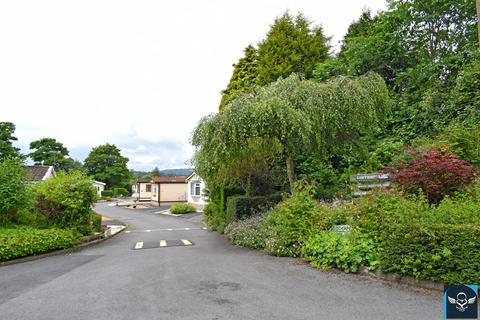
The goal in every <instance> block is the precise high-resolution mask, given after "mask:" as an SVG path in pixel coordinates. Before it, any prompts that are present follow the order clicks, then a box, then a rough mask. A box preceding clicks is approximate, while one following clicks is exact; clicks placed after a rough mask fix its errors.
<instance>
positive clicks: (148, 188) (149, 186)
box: [146, 184, 152, 192]
mask: <svg viewBox="0 0 480 320" xmlns="http://www.w3.org/2000/svg"><path fill="white" fill-rule="evenodd" d="M146 188H147V190H146V191H147V192H152V185H151V184H147V187H146Z"/></svg>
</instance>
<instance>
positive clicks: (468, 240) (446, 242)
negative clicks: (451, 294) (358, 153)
mask: <svg viewBox="0 0 480 320" xmlns="http://www.w3.org/2000/svg"><path fill="white" fill-rule="evenodd" d="M479 191H480V190H479V189H477V190H473V191H468V192H466V194H464V195H462V196H458V197H456V198H447V199H445V200H444V201H442V202H441V203H440V204H439V205H438V206H432V205H429V204H428V202H427V200H426V199H425V198H421V197H416V198H411V197H405V196H403V195H402V194H399V193H394V194H383V193H380V194H377V195H374V196H372V197H368V198H365V199H362V200H360V202H359V203H358V204H357V205H356V206H354V207H352V208H351V209H352V212H351V215H352V217H355V219H352V222H353V223H354V224H357V225H358V226H359V227H360V228H362V230H363V231H364V232H365V233H367V234H368V236H369V237H370V238H371V239H373V240H374V241H375V243H376V244H377V246H378V251H379V258H380V269H381V270H382V271H385V272H393V273H396V274H399V275H409V276H413V277H415V278H418V279H427V280H433V281H444V282H446V283H451V284H458V283H478V282H480V241H479V239H480V198H479V197H478V192H479ZM467 193H469V194H467ZM467 209H468V210H467Z"/></svg>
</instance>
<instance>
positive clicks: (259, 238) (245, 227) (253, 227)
mask: <svg viewBox="0 0 480 320" xmlns="http://www.w3.org/2000/svg"><path fill="white" fill-rule="evenodd" d="M265 218H266V215H265V214H260V215H255V216H253V217H250V218H248V219H245V220H238V221H234V222H232V223H230V224H229V225H228V227H227V228H226V229H225V234H226V235H227V237H228V239H229V240H230V241H231V242H232V243H233V244H235V245H237V246H242V247H247V248H252V249H262V250H263V249H265V241H266V239H267V238H268V236H269V235H268V228H267V226H266V223H265Z"/></svg>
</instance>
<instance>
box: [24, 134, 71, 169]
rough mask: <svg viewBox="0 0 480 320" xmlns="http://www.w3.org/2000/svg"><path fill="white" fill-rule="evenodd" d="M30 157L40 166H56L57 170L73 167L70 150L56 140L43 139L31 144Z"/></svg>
mask: <svg viewBox="0 0 480 320" xmlns="http://www.w3.org/2000/svg"><path fill="white" fill-rule="evenodd" d="M30 150H32V152H30V153H29V154H28V156H29V157H30V158H31V159H32V160H33V161H34V162H35V164H38V165H45V166H54V167H55V169H57V170H58V169H63V170H69V169H70V168H71V167H73V162H74V161H73V159H72V158H70V157H69V151H68V149H67V148H66V147H65V146H64V145H63V144H62V143H61V142H59V141H57V140H56V139H54V138H42V139H39V140H36V141H32V142H31V143H30Z"/></svg>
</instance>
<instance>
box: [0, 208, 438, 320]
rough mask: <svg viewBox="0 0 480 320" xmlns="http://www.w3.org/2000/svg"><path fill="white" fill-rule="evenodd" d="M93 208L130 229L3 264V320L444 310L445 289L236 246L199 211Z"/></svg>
mask: <svg viewBox="0 0 480 320" xmlns="http://www.w3.org/2000/svg"><path fill="white" fill-rule="evenodd" d="M96 210H97V211H98V212H100V213H102V214H103V215H107V216H111V217H114V218H118V219H119V220H122V221H124V222H126V223H128V224H129V227H128V231H129V232H124V233H122V234H120V235H117V236H115V237H114V238H112V239H110V240H107V241H105V242H103V243H101V244H99V245H97V246H94V247H91V248H88V249H84V250H82V251H80V252H77V253H74V254H70V255H63V256H53V257H48V258H44V259H40V260H36V261H31V262H25V263H21V264H15V265H10V266H5V267H0V319H1V320H11V319H12V320H13V319H19V320H28V319H42V320H54V319H61V320H67V319H68V320H70V319H73V320H76V319H79V320H85V319H95V320H102V319H115V320H117V319H125V320H127V319H128V320H131V319H148V320H152V319H167V320H169V319H206V320H207V319H208V320H213V319H215V320H224V319H256V320H257V319H258V320H262V319H275V320H276V319H288V320H293V319H315V320H318V319H365V320H376V319H382V320H385V319H388V320H394V319H399V320H400V319H402V320H405V319H409V320H413V319H419V320H426V319H442V318H443V306H442V294H441V293H440V292H422V291H418V290H414V289H411V288H403V287H399V286H390V285H388V284H384V283H382V282H378V281H375V280H371V279H369V278H367V277H361V276H358V275H350V274H345V273H340V272H334V271H321V270H317V269H313V268H311V267H310V266H308V265H306V264H304V263H302V262H301V261H300V260H299V259H291V258H278V257H272V256H269V255H266V254H264V253H262V252H258V251H254V250H249V249H245V248H240V247H235V246H232V245H230V244H229V243H228V241H227V240H226V239H225V238H224V237H223V236H221V235H219V234H217V233H214V232H210V231H207V230H204V229H203V225H202V224H201V223H200V222H198V221H199V220H200V219H199V217H198V216H195V215H194V216H191V215H188V216H185V217H170V216H164V215H159V214H155V213H154V212H153V211H154V210H151V209H143V210H141V209H138V210H133V209H125V208H118V207H109V206H108V205H107V204H106V203H101V204H98V205H97V206H96ZM185 228H189V229H185ZM168 229H172V230H168ZM147 230H150V231H149V232H147ZM161 240H166V241H164V242H161ZM169 240H170V241H169ZM181 240H188V241H187V242H186V243H187V244H188V243H191V245H185V242H182V241H181ZM139 243H142V245H141V248H139V247H140V245H139ZM161 244H163V245H164V246H161ZM135 246H137V248H139V249H134V248H135Z"/></svg>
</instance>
